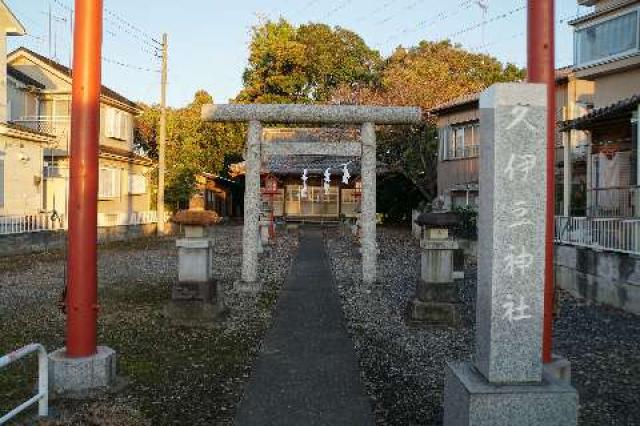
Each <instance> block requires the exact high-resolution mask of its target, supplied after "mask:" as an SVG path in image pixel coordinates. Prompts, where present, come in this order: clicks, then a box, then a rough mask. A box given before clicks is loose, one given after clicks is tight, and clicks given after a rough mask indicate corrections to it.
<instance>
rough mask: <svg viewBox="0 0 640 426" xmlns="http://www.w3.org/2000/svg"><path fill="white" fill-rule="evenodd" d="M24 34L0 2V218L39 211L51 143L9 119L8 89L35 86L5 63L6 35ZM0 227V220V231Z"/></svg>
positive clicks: (51, 137)
mask: <svg viewBox="0 0 640 426" xmlns="http://www.w3.org/2000/svg"><path fill="white" fill-rule="evenodd" d="M25 34H26V31H25V28H24V27H23V26H22V24H21V23H20V22H19V21H18V20H17V19H16V17H15V16H14V15H13V13H12V12H11V10H9V8H8V7H7V6H6V5H5V4H4V2H2V1H0V217H3V216H9V215H25V214H32V213H37V212H39V211H40V209H41V208H42V199H43V194H44V182H43V173H42V170H43V152H44V149H45V148H46V147H48V146H50V145H51V144H53V143H54V142H55V137H53V136H52V135H48V134H46V133H44V132H40V131H38V130H35V129H31V128H25V127H22V126H18V125H15V124H13V123H11V122H10V120H9V114H10V113H11V112H10V111H11V105H10V102H8V101H7V91H8V90H9V88H11V87H25V88H26V87H29V86H31V85H33V84H35V85H38V83H37V82H35V81H32V80H31V79H30V78H29V77H28V76H26V75H24V74H22V73H20V72H19V71H17V70H15V69H14V68H12V67H7V64H6V44H7V37H8V36H22V35H25ZM3 226H4V222H3V221H2V220H0V231H1V230H2V228H3Z"/></svg>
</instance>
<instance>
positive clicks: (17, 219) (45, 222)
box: [0, 213, 66, 235]
mask: <svg viewBox="0 0 640 426" xmlns="http://www.w3.org/2000/svg"><path fill="white" fill-rule="evenodd" d="M65 228H66V223H65V219H64V217H61V216H57V215H54V214H51V213H37V214H31V215H23V216H0V235H9V234H24V233H27V232H41V231H53V230H58V229H65Z"/></svg>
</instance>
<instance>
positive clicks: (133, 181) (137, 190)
mask: <svg viewBox="0 0 640 426" xmlns="http://www.w3.org/2000/svg"><path fill="white" fill-rule="evenodd" d="M146 192H147V179H146V178H145V177H144V176H142V175H129V194H131V195H141V194H144V193H146Z"/></svg>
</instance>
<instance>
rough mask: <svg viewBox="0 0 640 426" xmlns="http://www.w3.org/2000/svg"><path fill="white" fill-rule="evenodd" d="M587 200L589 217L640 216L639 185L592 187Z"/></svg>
mask: <svg viewBox="0 0 640 426" xmlns="http://www.w3.org/2000/svg"><path fill="white" fill-rule="evenodd" d="M587 200H588V205H587V216H588V217H606V218H614V217H615V218H635V217H640V210H639V209H638V206H639V205H640V187H637V186H629V187H615V188H595V189H591V190H589V196H588V197H587Z"/></svg>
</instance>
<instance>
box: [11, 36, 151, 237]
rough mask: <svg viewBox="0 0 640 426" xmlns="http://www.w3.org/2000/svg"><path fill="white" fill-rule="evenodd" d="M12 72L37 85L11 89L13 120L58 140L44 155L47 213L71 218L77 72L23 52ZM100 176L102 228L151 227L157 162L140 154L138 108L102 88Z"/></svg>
mask: <svg viewBox="0 0 640 426" xmlns="http://www.w3.org/2000/svg"><path fill="white" fill-rule="evenodd" d="M7 62H8V64H9V67H10V69H12V70H15V72H17V73H20V74H21V75H23V76H26V78H28V79H30V80H32V83H33V84H31V85H28V86H26V85H15V86H12V85H10V87H9V94H8V97H9V101H8V105H9V108H8V109H9V112H8V113H9V114H10V116H9V121H10V122H11V123H14V124H15V125H16V126H20V127H21V128H24V129H31V130H32V131H35V132H41V133H46V134H51V135H55V140H54V142H53V143H52V144H49V145H48V146H47V147H46V149H45V150H44V152H43V154H42V156H41V157H42V166H43V170H44V176H43V179H44V188H43V193H42V205H41V208H42V209H43V210H45V211H47V212H55V213H56V214H57V215H59V216H61V217H65V216H66V203H67V199H68V179H69V143H70V118H71V83H72V79H71V70H70V69H69V68H67V67H65V66H64V65H61V64H59V63H57V62H55V61H53V60H51V59H49V58H46V57H44V56H42V55H40V54H38V53H36V52H33V51H31V50H29V49H27V48H24V47H21V48H19V49H17V50H15V51H14V52H12V53H10V54H9V55H8V58H7ZM100 101H101V102H100V119H101V120H100V176H99V193H98V198H99V202H98V212H99V213H98V224H99V225H100V226H111V225H128V224H137V223H146V222H148V221H149V220H150V217H151V216H152V215H153V213H152V212H150V210H151V208H150V207H151V190H150V175H151V173H152V172H153V170H154V163H153V162H152V161H151V160H150V159H149V158H147V157H145V156H142V155H139V154H138V153H136V152H135V151H134V132H133V127H134V117H135V116H136V115H137V114H139V113H140V109H139V108H138V106H137V105H136V104H135V103H134V102H132V101H130V100H129V99H127V98H125V97H124V96H122V95H120V94H119V93H117V92H115V91H113V90H111V89H109V88H107V87H104V86H103V87H102V95H101V99H100Z"/></svg>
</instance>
